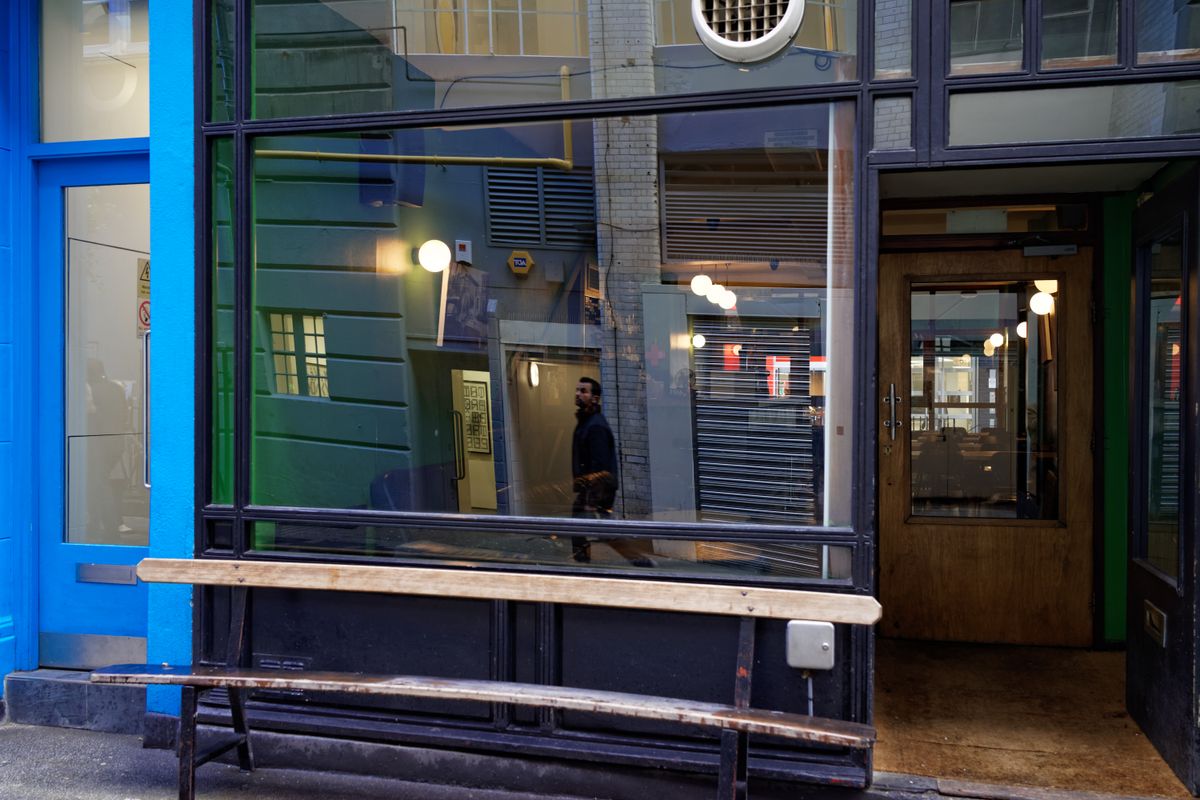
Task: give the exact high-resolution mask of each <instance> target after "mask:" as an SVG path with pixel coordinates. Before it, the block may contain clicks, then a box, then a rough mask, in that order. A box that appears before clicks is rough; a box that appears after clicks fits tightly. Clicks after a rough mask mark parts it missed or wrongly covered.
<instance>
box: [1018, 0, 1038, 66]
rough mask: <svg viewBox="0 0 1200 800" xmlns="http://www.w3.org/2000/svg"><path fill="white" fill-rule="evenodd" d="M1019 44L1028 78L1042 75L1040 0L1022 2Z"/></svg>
mask: <svg viewBox="0 0 1200 800" xmlns="http://www.w3.org/2000/svg"><path fill="white" fill-rule="evenodd" d="M1021 13H1023V14H1024V15H1025V19H1024V20H1023V21H1022V38H1023V39H1024V41H1023V42H1022V43H1021V45H1022V51H1023V54H1024V55H1023V57H1024V59H1025V64H1024V66H1025V69H1024V70H1023V72H1024V73H1025V74H1026V75H1029V76H1030V77H1036V76H1038V75H1040V74H1042V4H1041V2H1040V0H1024V8H1023V9H1022V12H1021Z"/></svg>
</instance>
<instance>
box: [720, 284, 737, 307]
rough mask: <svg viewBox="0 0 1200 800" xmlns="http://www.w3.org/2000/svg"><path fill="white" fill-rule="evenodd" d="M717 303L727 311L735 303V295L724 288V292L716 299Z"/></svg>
mask: <svg viewBox="0 0 1200 800" xmlns="http://www.w3.org/2000/svg"><path fill="white" fill-rule="evenodd" d="M717 305H719V306H720V307H721V308H723V309H725V310H726V311H728V310H730V309H731V308H733V307H734V306H736V305H737V295H736V294H734V293H733V292H731V291H729V290H728V289H726V290H725V294H723V295H721V299H720V300H718V301H717Z"/></svg>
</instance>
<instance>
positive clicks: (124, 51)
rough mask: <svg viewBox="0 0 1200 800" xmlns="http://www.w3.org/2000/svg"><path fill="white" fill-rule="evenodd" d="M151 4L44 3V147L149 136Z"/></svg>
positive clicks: (144, 0)
mask: <svg viewBox="0 0 1200 800" xmlns="http://www.w3.org/2000/svg"><path fill="white" fill-rule="evenodd" d="M149 5H150V4H149V0H112V2H107V3H99V2H87V1H86V0H83V1H81V0H42V5H41V10H42V14H41V20H42V40H41V99H42V115H41V120H42V141H44V142H67V141H80V140H84V139H123V138H127V137H134V136H148V135H149V133H150V106H149V97H150V30H149V21H150V12H149Z"/></svg>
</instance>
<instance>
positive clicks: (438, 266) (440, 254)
mask: <svg viewBox="0 0 1200 800" xmlns="http://www.w3.org/2000/svg"><path fill="white" fill-rule="evenodd" d="M417 263H418V264H420V265H421V266H422V267H424V268H425V269H426V270H428V271H429V272H441V271H443V270H444V269H446V267H448V266H450V248H449V247H448V246H447V245H446V243H445V242H443V241H442V240H441V239H430V240H429V241H428V242H426V243H425V244H423V245H421V249H420V250H418V251H417Z"/></svg>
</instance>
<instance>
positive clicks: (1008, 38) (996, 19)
mask: <svg viewBox="0 0 1200 800" xmlns="http://www.w3.org/2000/svg"><path fill="white" fill-rule="evenodd" d="M1024 23H1025V10H1024V3H1023V2H1022V0H950V74H951V75H985V74H989V73H993V72H1015V71H1017V70H1019V69H1021V67H1022V66H1024V63H1025V61H1024V48H1025V44H1024V42H1025V24H1024Z"/></svg>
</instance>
